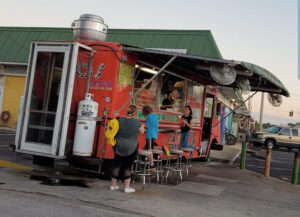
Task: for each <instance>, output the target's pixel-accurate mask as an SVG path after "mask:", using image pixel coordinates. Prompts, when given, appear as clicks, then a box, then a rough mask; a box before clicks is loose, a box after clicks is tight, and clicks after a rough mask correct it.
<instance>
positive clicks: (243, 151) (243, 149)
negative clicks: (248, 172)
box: [240, 141, 247, 170]
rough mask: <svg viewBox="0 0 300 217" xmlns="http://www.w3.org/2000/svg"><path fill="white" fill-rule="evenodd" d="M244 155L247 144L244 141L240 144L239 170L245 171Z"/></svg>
mask: <svg viewBox="0 0 300 217" xmlns="http://www.w3.org/2000/svg"><path fill="white" fill-rule="evenodd" d="M246 154H247V142H246V141H244V142H243V143H242V155H241V165H240V167H241V170H244V169H245V166H246Z"/></svg>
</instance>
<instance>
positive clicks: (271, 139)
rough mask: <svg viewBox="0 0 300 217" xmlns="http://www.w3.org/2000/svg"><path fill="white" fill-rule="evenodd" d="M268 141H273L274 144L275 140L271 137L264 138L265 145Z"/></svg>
mask: <svg viewBox="0 0 300 217" xmlns="http://www.w3.org/2000/svg"><path fill="white" fill-rule="evenodd" d="M268 141H273V142H274V145H276V140H275V139H273V138H268V139H266V141H265V145H266V144H267V143H268Z"/></svg>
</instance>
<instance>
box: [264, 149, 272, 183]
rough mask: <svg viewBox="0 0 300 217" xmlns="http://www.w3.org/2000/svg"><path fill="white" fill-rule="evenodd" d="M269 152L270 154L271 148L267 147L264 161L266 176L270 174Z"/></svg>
mask: <svg viewBox="0 0 300 217" xmlns="http://www.w3.org/2000/svg"><path fill="white" fill-rule="evenodd" d="M271 154H272V149H270V148H269V149H267V150H266V161H265V176H266V177H268V176H270V166H271Z"/></svg>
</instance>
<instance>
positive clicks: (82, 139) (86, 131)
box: [73, 93, 98, 156]
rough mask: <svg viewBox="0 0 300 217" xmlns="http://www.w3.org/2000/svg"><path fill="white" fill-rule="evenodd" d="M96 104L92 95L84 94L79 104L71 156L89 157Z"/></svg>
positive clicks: (92, 142)
mask: <svg viewBox="0 0 300 217" xmlns="http://www.w3.org/2000/svg"><path fill="white" fill-rule="evenodd" d="M97 114H98V103H97V102H95V101H93V99H92V94H91V93H86V94H85V98H84V100H82V101H80V102H79V106H78V112H77V120H76V128H75V137H74V144H73V154H74V155H79V156H91V155H92V151H93V144H94V136H95V129H96V119H97Z"/></svg>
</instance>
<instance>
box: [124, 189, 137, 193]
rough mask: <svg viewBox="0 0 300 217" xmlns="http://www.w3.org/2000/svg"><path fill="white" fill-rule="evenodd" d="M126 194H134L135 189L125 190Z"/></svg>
mask: <svg viewBox="0 0 300 217" xmlns="http://www.w3.org/2000/svg"><path fill="white" fill-rule="evenodd" d="M124 192H125V193H134V192H135V189H134V188H124Z"/></svg>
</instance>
